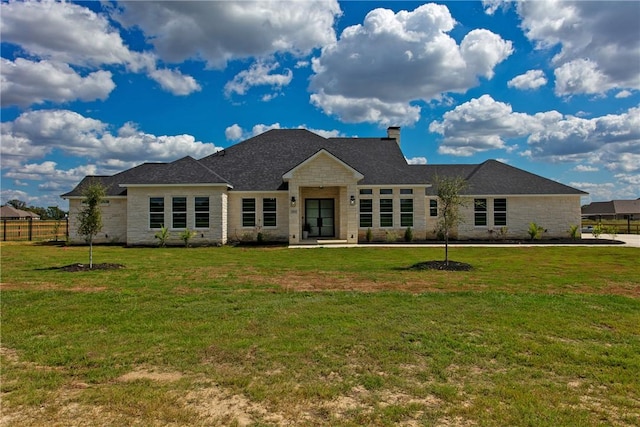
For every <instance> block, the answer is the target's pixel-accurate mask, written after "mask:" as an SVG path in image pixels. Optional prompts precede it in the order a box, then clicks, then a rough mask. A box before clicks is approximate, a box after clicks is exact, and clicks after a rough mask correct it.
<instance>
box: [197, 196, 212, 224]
mask: <svg viewBox="0 0 640 427" xmlns="http://www.w3.org/2000/svg"><path fill="white" fill-rule="evenodd" d="M195 224H196V228H209V198H208V197H196V198H195Z"/></svg>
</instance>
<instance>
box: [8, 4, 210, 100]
mask: <svg viewBox="0 0 640 427" xmlns="http://www.w3.org/2000/svg"><path fill="white" fill-rule="evenodd" d="M0 23H1V25H0V29H1V30H0V36H1V37H2V41H3V43H10V44H14V45H16V46H19V47H20V49H21V51H23V52H24V53H26V54H27V55H28V56H29V57H30V59H25V58H17V59H16V60H15V62H11V61H9V60H6V59H3V63H2V87H3V93H2V95H3V96H2V105H3V106H4V105H18V106H21V107H28V106H29V105H32V104H39V103H42V102H44V101H53V102H58V103H64V102H67V101H73V100H77V99H79V100H82V101H92V100H96V99H101V100H104V99H106V98H107V97H108V95H109V94H110V92H111V91H112V90H113V89H114V88H115V83H114V82H113V80H112V74H111V71H107V70H97V71H95V72H90V73H88V74H87V75H85V76H81V75H80V74H79V72H78V71H76V69H74V68H72V66H73V67H75V68H79V69H82V70H90V69H99V68H101V67H104V66H118V65H119V66H122V67H124V68H125V69H127V70H129V71H133V72H145V73H147V74H148V75H149V77H150V78H152V79H153V80H155V81H157V82H158V83H160V85H161V87H162V88H163V89H164V90H166V91H168V92H171V93H173V94H175V95H186V94H189V93H192V92H194V91H197V90H200V87H199V85H198V84H197V82H195V80H194V79H193V77H190V76H184V75H182V74H181V73H180V72H179V71H177V70H167V69H157V64H156V62H157V60H156V57H155V55H154V54H153V53H150V52H135V51H132V50H130V49H129V47H127V46H126V45H125V43H124V41H123V40H122V37H121V36H120V33H119V32H118V31H117V30H116V29H115V28H113V27H112V26H111V24H110V23H109V20H108V19H107V17H106V16H104V15H102V14H98V13H95V12H93V11H91V10H90V9H88V8H85V7H83V6H81V5H78V4H73V3H66V2H63V3H59V2H29V1H27V2H10V3H3V5H2V14H0ZM33 58H38V59H39V61H35V60H33Z"/></svg>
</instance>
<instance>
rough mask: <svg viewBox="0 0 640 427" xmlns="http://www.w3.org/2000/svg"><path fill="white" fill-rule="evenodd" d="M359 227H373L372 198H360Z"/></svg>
mask: <svg viewBox="0 0 640 427" xmlns="http://www.w3.org/2000/svg"><path fill="white" fill-rule="evenodd" d="M360 227H362V228H365V227H373V200H372V199H360Z"/></svg>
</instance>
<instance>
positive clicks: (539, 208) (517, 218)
mask: <svg viewBox="0 0 640 427" xmlns="http://www.w3.org/2000/svg"><path fill="white" fill-rule="evenodd" d="M474 198H483V199H484V198H486V199H487V220H488V221H487V222H488V225H487V226H486V227H475V226H474V212H473V198H470V199H469V202H468V203H467V204H466V206H464V207H463V208H462V209H461V213H462V214H463V216H464V218H465V222H464V223H463V224H461V225H460V226H459V227H458V238H459V239H487V238H489V237H490V234H489V230H490V229H492V230H494V232H498V231H499V230H500V228H501V227H500V226H494V225H493V199H494V198H506V199H507V229H508V230H507V238H515V239H527V238H529V235H528V234H527V230H528V229H529V224H530V223H531V222H535V223H536V224H538V225H539V226H541V227H543V228H544V229H545V230H546V232H545V233H543V235H542V238H543V239H551V238H564V237H568V236H569V227H570V226H571V225H580V222H581V212H580V196H579V195H577V196H573V195H569V196H567V195H563V196H510V197H499V196H498V197H495V196H491V197H489V196H486V197H485V196H481V197H480V196H478V197H474Z"/></svg>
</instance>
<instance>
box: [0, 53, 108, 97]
mask: <svg viewBox="0 0 640 427" xmlns="http://www.w3.org/2000/svg"><path fill="white" fill-rule="evenodd" d="M0 64H1V67H2V75H1V76H0V80H1V83H2V85H1V99H2V106H3V107H6V106H9V105H17V106H20V107H28V106H29V105H32V104H42V103H44V102H45V101H53V102H59V103H64V102H68V101H73V100H76V99H80V100H82V101H93V100H96V99H101V100H104V99H106V98H107V97H108V96H109V94H110V93H111V91H112V90H113V89H114V88H115V86H116V85H115V83H114V82H113V80H112V79H111V73H110V72H109V71H96V72H93V73H89V74H88V75H87V76H85V77H83V76H81V75H80V74H78V73H77V72H76V71H74V70H73V69H72V68H71V67H70V66H69V65H67V64H63V63H57V62H51V61H46V60H42V61H39V62H34V61H30V60H27V59H23V58H17V59H16V60H15V61H14V62H12V61H10V60H7V59H5V58H0Z"/></svg>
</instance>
